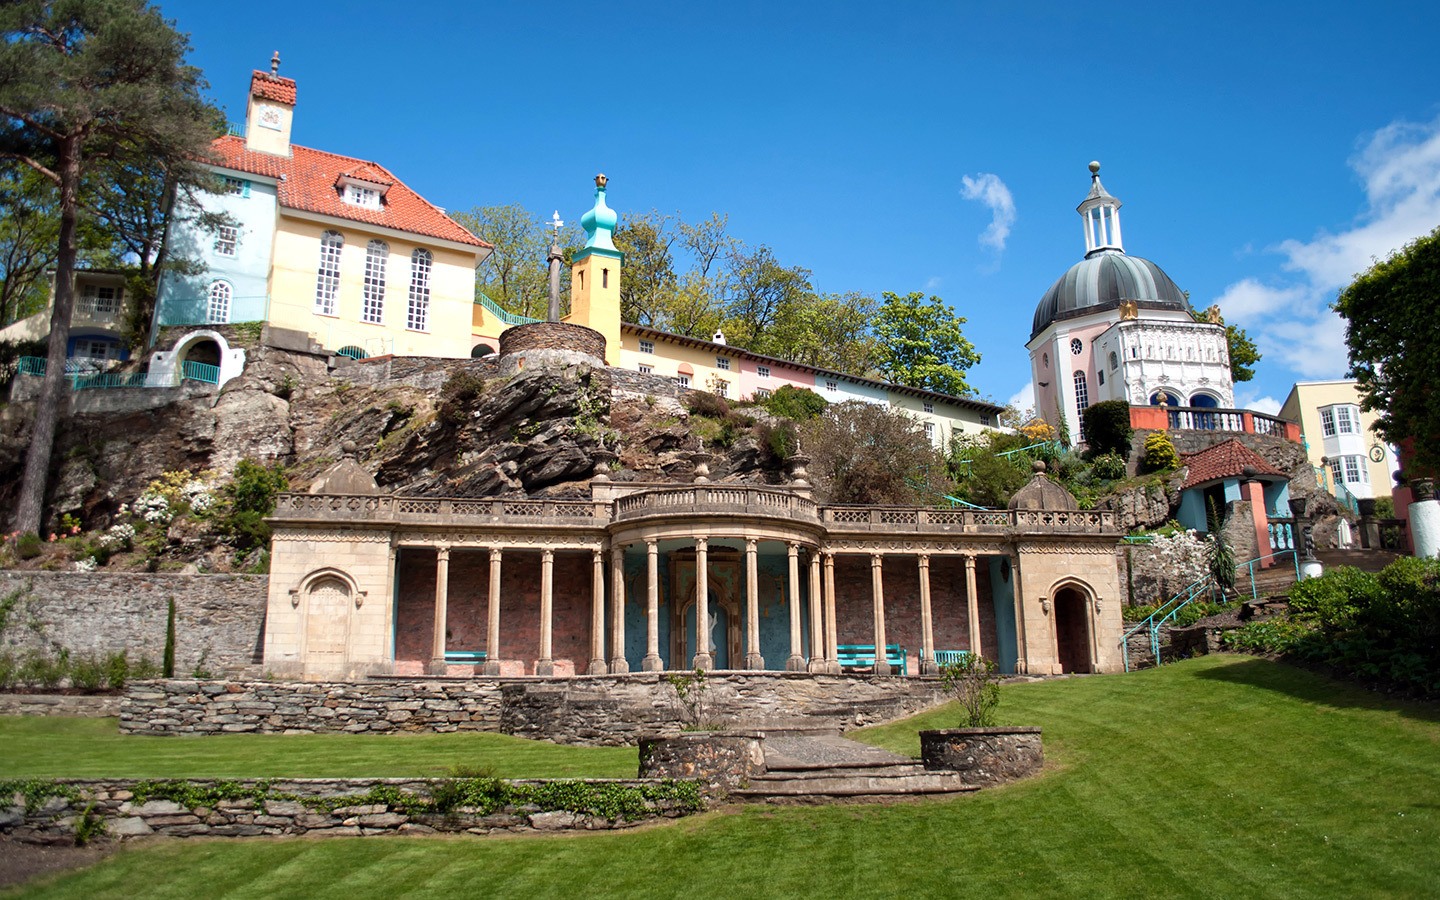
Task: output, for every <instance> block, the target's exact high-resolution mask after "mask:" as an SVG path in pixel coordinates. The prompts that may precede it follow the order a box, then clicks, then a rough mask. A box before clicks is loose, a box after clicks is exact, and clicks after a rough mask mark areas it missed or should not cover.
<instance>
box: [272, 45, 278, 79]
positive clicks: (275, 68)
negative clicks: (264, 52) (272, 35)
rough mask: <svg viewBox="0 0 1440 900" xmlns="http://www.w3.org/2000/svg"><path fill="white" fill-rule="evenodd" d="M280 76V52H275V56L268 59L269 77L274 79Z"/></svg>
mask: <svg viewBox="0 0 1440 900" xmlns="http://www.w3.org/2000/svg"><path fill="white" fill-rule="evenodd" d="M279 74H280V51H279V50H276V51H275V55H274V56H272V57H270V75H271V77H274V76H276V75H279Z"/></svg>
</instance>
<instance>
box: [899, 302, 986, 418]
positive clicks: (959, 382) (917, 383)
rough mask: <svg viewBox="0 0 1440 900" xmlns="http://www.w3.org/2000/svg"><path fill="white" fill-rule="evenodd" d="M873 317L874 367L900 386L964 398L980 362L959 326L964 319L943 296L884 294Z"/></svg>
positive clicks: (973, 346)
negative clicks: (968, 378) (968, 373)
mask: <svg viewBox="0 0 1440 900" xmlns="http://www.w3.org/2000/svg"><path fill="white" fill-rule="evenodd" d="M882 296H883V297H884V302H883V303H882V304H881V306H880V310H879V312H878V313H876V315H875V338H876V345H875V363H876V366H877V367H878V368H879V370H880V373H881V374H882V375H884V376H885V377H886V378H888V379H889V380H891V381H893V382H895V383H896V384H904V385H908V386H910V387H916V388H924V389H925V390H930V391H939V392H940V393H942V394H954V395H956V396H960V397H963V396H966V395H969V394H972V393H974V390H973V389H972V388H971V387H970V385H969V384H967V383H966V381H965V372H966V370H968V369H969V368H970V367H971V366H973V365H975V364H976V363H978V362H980V354H979V353H978V352H976V350H975V345H974V344H972V343H970V341H968V340H966V338H965V335H964V334H963V333H962V332H961V330H960V326H961V325H964V324H965V319H964V318H962V317H961V316H957V315H955V312H954V310H952V309H951V308H950V307H949V306H947V305H946V304H945V301H943V300H941V299H940V298H939V297H935V296H932V297H930V298H929V299H928V300H927V299H925V295H924V294H922V293H919V292H915V293H910V294H906V295H905V296H903V297H902V296H900V295H899V294H893V293H891V292H889V291H886V292H885V293H884V294H883V295H882Z"/></svg>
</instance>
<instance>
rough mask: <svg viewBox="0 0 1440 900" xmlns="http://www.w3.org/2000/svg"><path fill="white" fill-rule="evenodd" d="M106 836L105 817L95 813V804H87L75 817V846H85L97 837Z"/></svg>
mask: <svg viewBox="0 0 1440 900" xmlns="http://www.w3.org/2000/svg"><path fill="white" fill-rule="evenodd" d="M104 836H105V817H104V816H97V815H96V814H95V804H94V803H87V804H85V809H84V810H82V811H81V812H80V815H78V816H76V817H75V846H77V847H83V846H85V845H86V844H88V843H90V842H91V841H93V840H95V839H96V838H97V837H104Z"/></svg>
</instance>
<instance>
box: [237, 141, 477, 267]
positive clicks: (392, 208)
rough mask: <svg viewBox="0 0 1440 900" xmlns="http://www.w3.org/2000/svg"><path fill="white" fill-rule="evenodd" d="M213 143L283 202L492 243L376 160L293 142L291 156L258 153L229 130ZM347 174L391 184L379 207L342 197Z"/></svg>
mask: <svg viewBox="0 0 1440 900" xmlns="http://www.w3.org/2000/svg"><path fill="white" fill-rule="evenodd" d="M211 148H212V149H213V150H214V151H215V155H216V156H217V157H218V159H216V160H214V162H215V163H216V164H217V165H221V166H224V167H225V168H227V169H234V170H236V171H238V172H249V173H251V174H253V175H264V176H266V177H269V178H274V179H277V180H278V181H279V186H278V188H277V191H278V194H279V198H280V205H281V206H282V207H288V208H290V209H298V210H303V211H305V212H312V213H320V214H322V215H327V216H335V217H336V218H339V219H351V220H354V221H356V222H364V223H366V224H369V225H379V226H381V227H383V228H392V229H394V230H396V231H409V232H413V233H415V234H421V235H425V236H427V237H435V238H442V239H444V240H447V241H455V242H456V243H460V244H469V245H470V246H472V247H487V248H488V247H492V246H494V245H492V244H488V243H486V242H485V241H482V240H480V239H479V238H477V237H476V236H475V235H473V234H471V233H470V232H469V231H467V230H465V228H464V227H463V226H461V225H460V223H458V222H456V221H455V220H454V219H452V218H450V217H449V216H447V215H445V214H444V213H443V212H441V211H440V210H439V209H438V208H436V207H435V206H433V205H431V204H430V202H429V201H427V200H426V199H425V198H423V197H421V196H420V195H419V194H417V193H415V192H414V191H413V190H411V189H410V188H409V187H408V186H406V184H405V182H403V181H401V180H400V179H398V178H396V177H395V176H394V175H393V174H392V173H391V172H390V171H389V170H388V169H386V168H385V167H384V166H381V165H379V164H377V163H373V162H367V161H366V160H363V159H355V158H354V157H352V156H340V155H339V154H336V153H326V152H325V151H323V150H311V149H310V148H309V147H298V146H296V145H294V144H291V145H290V155H289V156H276V155H274V154H273V153H257V152H255V151H253V150H247V149H245V139H244V138H242V137H236V136H233V135H227V136H226V137H222V138H216V140H215V142H214V143H213V144H211ZM361 173H364V174H361ZM346 174H349V175H352V176H353V177H355V178H363V179H364V180H366V181H372V182H377V183H379V184H388V185H390V189H389V190H387V191H386V192H385V199H384V202H382V203H381V205H380V208H379V209H367V208H366V207H363V206H356V205H354V204H353V203H346V202H345V201H344V200H342V199H341V196H340V190H339V188H338V187H337V186H336V184H337V182H338V181H339V179H340V176H341V175H346Z"/></svg>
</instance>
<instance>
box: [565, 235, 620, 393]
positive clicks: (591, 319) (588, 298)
mask: <svg viewBox="0 0 1440 900" xmlns="http://www.w3.org/2000/svg"><path fill="white" fill-rule="evenodd" d="M620 262H621V261H620V260H618V259H615V258H613V257H610V256H603V255H599V254H597V253H590V254H589V255H588V256H585V257H583V258H581V259H580V260H579V261H577V262H576V263H575V264H574V265H572V266H571V267H570V314H569V315H567V316H565V317H564V321H566V322H571V323H574V324H576V325H583V326H585V327H586V328H593V329H595V330H596V331H598V332H600V333H601V334H602V335H604V336H605V362H606V363H608V364H610V365H612V366H613V365H617V364H618V363H619V360H620V354H621V351H620V350H619V349H618V348H620V347H621V337H620Z"/></svg>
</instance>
